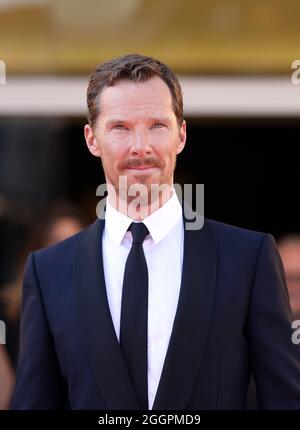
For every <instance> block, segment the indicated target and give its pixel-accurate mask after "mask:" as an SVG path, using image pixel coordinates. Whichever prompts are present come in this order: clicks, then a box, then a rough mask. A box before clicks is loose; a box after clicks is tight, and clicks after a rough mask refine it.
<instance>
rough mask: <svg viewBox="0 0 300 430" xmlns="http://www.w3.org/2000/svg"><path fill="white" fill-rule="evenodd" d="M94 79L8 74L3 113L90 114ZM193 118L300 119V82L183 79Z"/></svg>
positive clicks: (0, 90)
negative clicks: (88, 107) (88, 99)
mask: <svg viewBox="0 0 300 430" xmlns="http://www.w3.org/2000/svg"><path fill="white" fill-rule="evenodd" d="M87 81H88V77H77V78H74V77H53V76H52V77H18V78H17V77H11V78H10V77H7V80H6V84H5V85H0V116H24V117H26V116H43V117H44V116H80V117H81V116H85V115H86V101H85V97H86V87H87ZM180 82H181V84H182V88H183V94H184V105H185V115H186V116H189V117H216V116H221V117H236V116H238V117H253V116H255V117H264V116H265V117H266V116H273V117H299V116H300V85H298V86H297V85H293V84H292V82H291V80H290V78H289V77H288V76H287V77H276V78H274V77H259V78H254V77H251V78H241V77H237V78H235V77H230V78H225V77H224V78H219V77H211V78H209V77H186V76H183V77H181V78H180Z"/></svg>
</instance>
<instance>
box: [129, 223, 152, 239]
mask: <svg viewBox="0 0 300 430" xmlns="http://www.w3.org/2000/svg"><path fill="white" fill-rule="evenodd" d="M128 230H130V231H131V233H132V238H133V243H143V242H144V240H145V237H146V236H147V234H149V230H148V229H147V227H146V226H145V224H144V223H143V222H132V223H131V224H130V226H129V229H128Z"/></svg>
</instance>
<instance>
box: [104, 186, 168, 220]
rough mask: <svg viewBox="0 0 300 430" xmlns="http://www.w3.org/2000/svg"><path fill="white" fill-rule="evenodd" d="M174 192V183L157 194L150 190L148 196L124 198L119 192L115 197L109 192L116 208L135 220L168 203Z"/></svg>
mask: <svg viewBox="0 0 300 430" xmlns="http://www.w3.org/2000/svg"><path fill="white" fill-rule="evenodd" d="M173 193H174V188H173V184H172V185H171V186H168V187H166V188H165V189H164V190H160V191H159V192H158V194H157V195H153V193H150V192H149V193H148V194H147V196H146V197H145V196H144V197H143V196H138V197H136V196H135V197H131V196H127V199H123V198H122V196H121V195H120V193H117V194H116V198H115V195H112V193H109V192H108V201H109V203H110V205H111V206H112V207H113V208H114V209H116V210H117V211H119V212H121V213H122V214H123V215H126V216H127V217H129V218H131V219H133V220H135V221H142V220H144V219H145V218H147V217H148V216H149V215H151V214H152V213H154V212H155V211H157V210H158V209H159V208H161V207H162V206H163V205H164V204H165V203H167V201H168V200H170V198H171V197H172V195H173Z"/></svg>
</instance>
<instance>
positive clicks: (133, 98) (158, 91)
mask: <svg viewBox="0 0 300 430" xmlns="http://www.w3.org/2000/svg"><path fill="white" fill-rule="evenodd" d="M148 112H149V114H151V113H153V112H155V113H159V112H161V113H164V114H166V113H169V114H172V113H173V106H172V96H171V92H170V90H169V87H168V86H167V84H166V83H165V82H164V81H163V80H162V79H161V78H159V77H157V76H155V77H152V78H150V79H149V80H147V81H145V82H138V83H137V82H132V81H128V80H122V81H120V82H117V83H116V84H115V85H114V86H111V87H107V88H105V89H104V90H103V92H102V93H101V96H100V117H101V116H107V115H108V116H111V115H114V114H116V115H118V114H127V115H128V114H139V113H140V114H147V113H148Z"/></svg>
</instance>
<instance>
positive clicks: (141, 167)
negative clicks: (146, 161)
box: [127, 166, 155, 171]
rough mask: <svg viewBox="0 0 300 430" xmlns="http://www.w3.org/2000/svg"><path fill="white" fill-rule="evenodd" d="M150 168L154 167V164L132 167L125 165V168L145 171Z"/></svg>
mask: <svg viewBox="0 0 300 430" xmlns="http://www.w3.org/2000/svg"><path fill="white" fill-rule="evenodd" d="M151 169H155V166H134V167H127V170H140V171H145V170H151Z"/></svg>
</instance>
